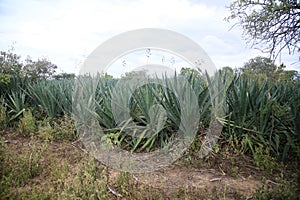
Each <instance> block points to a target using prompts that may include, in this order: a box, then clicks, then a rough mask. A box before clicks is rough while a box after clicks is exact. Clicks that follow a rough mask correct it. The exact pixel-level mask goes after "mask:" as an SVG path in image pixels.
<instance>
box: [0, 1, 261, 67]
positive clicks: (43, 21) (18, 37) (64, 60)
mask: <svg viewBox="0 0 300 200" xmlns="http://www.w3.org/2000/svg"><path fill="white" fill-rule="evenodd" d="M230 2H231V1H230V0H223V1H215V0H206V1H197V0H164V1H161V0H151V1H150V0H136V1H129V0H125V1H121V0H112V1H109V0H101V1H99V0H86V1H80V0H53V1H51V0H43V1H38V0H27V1H23V0H3V1H0V23H1V27H0V38H1V40H0V48H1V49H2V50H5V49H7V48H8V46H9V45H11V44H12V42H13V41H15V42H16V45H15V48H16V53H20V54H22V55H23V57H25V56H26V55H31V56H33V57H41V56H48V57H49V59H50V60H51V61H52V62H54V63H56V64H57V65H58V66H59V67H60V68H62V69H63V70H65V71H68V72H74V71H76V70H78V69H77V68H78V66H77V65H78V64H77V63H78V62H82V60H83V58H84V57H86V56H87V55H88V54H89V53H90V52H91V51H93V49H95V48H96V47H97V46H98V45H100V44H101V43H102V42H104V41H105V40H107V39H109V38H110V37H112V36H114V35H117V34H119V33H122V32H125V31H129V30H132V29H139V28H149V27H154V28H165V29H170V30H174V31H177V32H179V33H181V34H184V35H186V36H188V37H190V38H191V39H192V40H194V41H196V42H197V43H199V44H200V45H201V46H202V47H203V48H204V50H206V51H207V53H208V55H209V56H211V57H212V60H214V61H215V62H216V65H217V66H220V65H222V66H227V65H235V64H237V65H238V66H241V65H242V64H241V63H243V62H245V61H246V60H245V59H246V58H248V57H249V56H246V55H251V56H252V55H254V56H255V55H257V54H255V53H253V51H252V50H249V49H247V48H245V45H244V41H241V35H240V34H241V31H240V30H233V31H230V32H228V30H229V28H230V26H231V25H230V24H228V23H227V22H225V21H224V20H223V18H224V17H225V16H226V14H227V13H228V11H226V10H225V8H224V6H225V5H228V4H229V3H230ZM132 42H134V41H132ZM238 63H239V64H238ZM76 67H77V68H76Z"/></svg>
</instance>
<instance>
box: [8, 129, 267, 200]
mask: <svg viewBox="0 0 300 200" xmlns="http://www.w3.org/2000/svg"><path fill="white" fill-rule="evenodd" d="M4 138H5V143H7V146H8V147H9V149H11V150H12V151H15V152H18V153H23V152H25V151H30V146H31V145H32V143H33V141H32V139H30V138H22V137H18V136H17V135H16V134H14V133H9V134H5V135H4ZM79 143H80V142H79ZM85 156H87V154H86V152H85V151H84V149H83V148H82V146H80V145H78V142H76V143H72V142H51V143H48V144H47V148H46V150H45V151H44V152H43V155H42V158H41V160H40V164H41V165H43V166H45V168H48V169H49V168H50V169H51V166H52V165H56V166H64V165H68V169H69V173H70V176H72V172H74V169H75V168H76V167H77V166H78V164H79V163H80V162H81V160H82V159H83V158H84V157H85ZM243 159H244V160H243ZM203 162H204V161H203ZM205 162H206V164H204V165H203V164H200V165H185V164H183V163H181V162H176V163H175V164H173V165H172V166H169V167H166V168H164V169H161V170H158V171H155V172H151V173H144V174H133V175H132V177H133V179H135V181H136V182H137V183H138V184H142V185H147V186H150V187H152V188H155V189H158V190H159V191H163V192H164V194H166V195H168V194H170V193H172V192H174V191H177V190H178V189H180V188H193V189H200V190H201V189H203V190H205V191H208V192H215V191H225V192H226V193H228V194H230V193H238V194H240V195H241V196H243V197H245V198H248V197H251V195H252V194H253V193H254V192H255V190H256V188H257V187H259V186H260V185H261V184H262V182H261V180H262V179H261V177H260V175H259V170H257V169H256V168H255V167H253V166H252V165H251V162H250V161H248V158H247V157H240V158H236V159H234V160H233V161H232V160H226V159H224V156H222V157H217V156H216V157H214V158H212V159H210V158H209V159H208V161H205ZM205 162H204V163H205ZM99 164H100V163H99ZM233 169H235V170H233ZM237 169H238V170H237ZM236 170H237V171H236ZM45 171H48V172H45V173H42V174H41V175H40V176H38V177H35V178H34V182H35V183H36V184H39V185H40V186H43V185H45V184H46V182H47V181H49V179H48V177H47V176H48V175H49V170H45ZM233 172H235V173H234V174H233ZM108 174H109V180H110V184H112V185H113V184H114V182H115V181H116V179H117V177H118V176H119V174H120V172H118V171H116V170H113V169H109V170H108Z"/></svg>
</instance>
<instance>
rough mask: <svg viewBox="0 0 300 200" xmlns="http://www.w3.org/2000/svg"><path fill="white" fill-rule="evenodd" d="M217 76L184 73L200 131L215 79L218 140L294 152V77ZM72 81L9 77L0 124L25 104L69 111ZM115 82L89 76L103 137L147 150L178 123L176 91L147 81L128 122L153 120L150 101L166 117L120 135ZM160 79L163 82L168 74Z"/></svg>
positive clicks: (46, 111)
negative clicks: (220, 107)
mask: <svg viewBox="0 0 300 200" xmlns="http://www.w3.org/2000/svg"><path fill="white" fill-rule="evenodd" d="M216 77H217V78H215V79H214V80H212V79H210V78H209V77H207V78H206V77H205V76H194V75H193V74H191V75H190V76H186V79H187V81H188V82H189V84H190V86H191V88H192V90H193V91H194V93H195V95H196V97H197V101H198V102H197V103H198V105H197V107H198V108H199V109H198V112H199V114H200V120H199V124H198V128H199V130H205V129H206V128H207V127H208V126H209V122H210V120H211V117H212V113H213V109H212V108H213V106H212V105H213V104H214V102H215V101H216V98H217V97H216V96H213V95H212V94H211V91H210V89H209V87H210V86H211V85H212V84H214V83H212V82H213V81H214V82H219V83H221V84H222V83H224V84H225V85H226V91H225V93H224V94H226V98H225V102H224V103H225V104H224V105H225V113H224V115H223V116H222V117H219V118H218V122H219V123H221V124H222V125H223V126H224V128H223V133H222V138H223V139H228V138H229V137H231V138H233V137H234V138H235V139H236V140H237V141H242V142H241V143H242V144H243V147H242V148H243V149H244V151H248V152H252V153H254V151H255V147H257V146H263V147H267V148H269V150H270V151H271V153H272V155H273V156H276V157H277V158H279V159H285V158H286V157H287V156H288V155H289V153H293V152H295V151H294V149H293V148H294V147H297V146H299V143H300V81H299V80H294V81H289V82H271V81H269V80H264V81H261V80H256V79H253V78H247V77H244V76H242V75H240V74H232V73H230V75H228V74H226V73H225V74H224V73H222V72H220V73H219V76H216ZM174 78H175V79H177V78H178V77H177V76H175V77H174ZM216 79H218V80H216ZM77 80H78V79H77ZM74 81H75V80H59V81H58V80H46V81H38V82H34V83H30V82H27V81H26V80H24V79H21V78H19V77H12V78H11V81H10V83H9V84H8V85H4V84H1V83H0V90H1V97H0V106H1V107H0V111H1V112H0V120H1V122H0V125H2V126H4V125H6V126H12V125H13V124H14V122H15V121H17V120H18V119H19V118H20V116H22V113H23V112H24V110H25V109H30V110H31V111H32V113H33V114H34V116H35V118H36V119H38V120H43V119H45V118H57V117H60V116H62V115H70V116H72V98H73V100H74V98H76V96H74V94H76V91H74V90H76V87H74V85H76V84H74ZM118 81H119V80H118V79H103V78H101V77H98V78H97V79H96V82H95V79H93V83H91V84H94V85H96V87H95V96H94V97H93V98H94V99H95V101H94V104H93V106H94V107H93V108H94V111H95V114H96V115H97V120H98V122H99V124H100V125H101V126H102V127H103V129H104V132H105V133H106V134H107V137H108V138H110V139H111V140H114V143H115V144H119V145H121V146H122V147H123V148H125V149H130V150H132V151H151V150H153V149H156V148H159V147H162V146H164V145H165V144H166V143H167V141H168V140H169V139H170V138H171V137H173V133H174V132H175V131H176V130H178V128H179V127H178V124H180V120H181V108H180V104H179V101H178V96H176V94H175V93H174V92H173V91H171V90H169V89H167V88H165V87H162V86H160V85H159V84H146V85H143V86H141V87H139V88H137V89H136V90H135V91H134V92H133V94H132V96H131V98H130V103H129V105H128V107H129V110H130V116H131V118H132V121H134V123H135V124H138V125H140V126H147V124H149V123H150V122H151V120H153V119H151V113H150V112H149V109H150V108H151V106H152V105H154V104H160V105H161V106H162V107H163V108H164V110H165V111H166V116H165V118H166V119H165V124H163V125H162V127H160V128H159V132H157V133H156V134H154V135H153V136H151V137H147V138H143V139H142V138H139V137H130V136H128V135H126V134H124V132H123V130H122V127H121V128H120V127H119V126H117V124H116V123H117V122H116V120H115V119H114V115H113V112H112V103H111V99H112V92H113V88H114V87H115V85H116V83H117V82H118ZM165 81H166V82H165V84H168V82H167V79H166V80H165ZM223 92H224V91H223ZM72 94H73V95H72ZM72 96H73V97H72ZM1 113H2V114H1ZM152 118H153V116H152ZM199 133H201V131H199Z"/></svg>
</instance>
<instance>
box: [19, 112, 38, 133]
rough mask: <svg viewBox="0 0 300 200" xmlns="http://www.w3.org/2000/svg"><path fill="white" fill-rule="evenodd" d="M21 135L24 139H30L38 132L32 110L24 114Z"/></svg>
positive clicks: (20, 129) (20, 127)
mask: <svg viewBox="0 0 300 200" xmlns="http://www.w3.org/2000/svg"><path fill="white" fill-rule="evenodd" d="M18 126H19V134H20V135H21V136H23V137H30V136H32V135H34V132H35V130H36V126H35V118H34V117H33V115H32V113H31V111H30V110H25V111H24V112H23V117H22V118H21V119H20V121H19V125H18Z"/></svg>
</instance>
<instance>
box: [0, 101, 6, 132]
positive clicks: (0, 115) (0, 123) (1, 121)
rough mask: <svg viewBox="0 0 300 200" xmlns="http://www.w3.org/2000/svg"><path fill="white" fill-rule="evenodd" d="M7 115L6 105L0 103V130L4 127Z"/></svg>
mask: <svg viewBox="0 0 300 200" xmlns="http://www.w3.org/2000/svg"><path fill="white" fill-rule="evenodd" d="M7 123H8V117H7V115H6V107H5V106H4V104H3V103H2V104H0V130H2V129H4V128H5V127H6V126H7Z"/></svg>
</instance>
